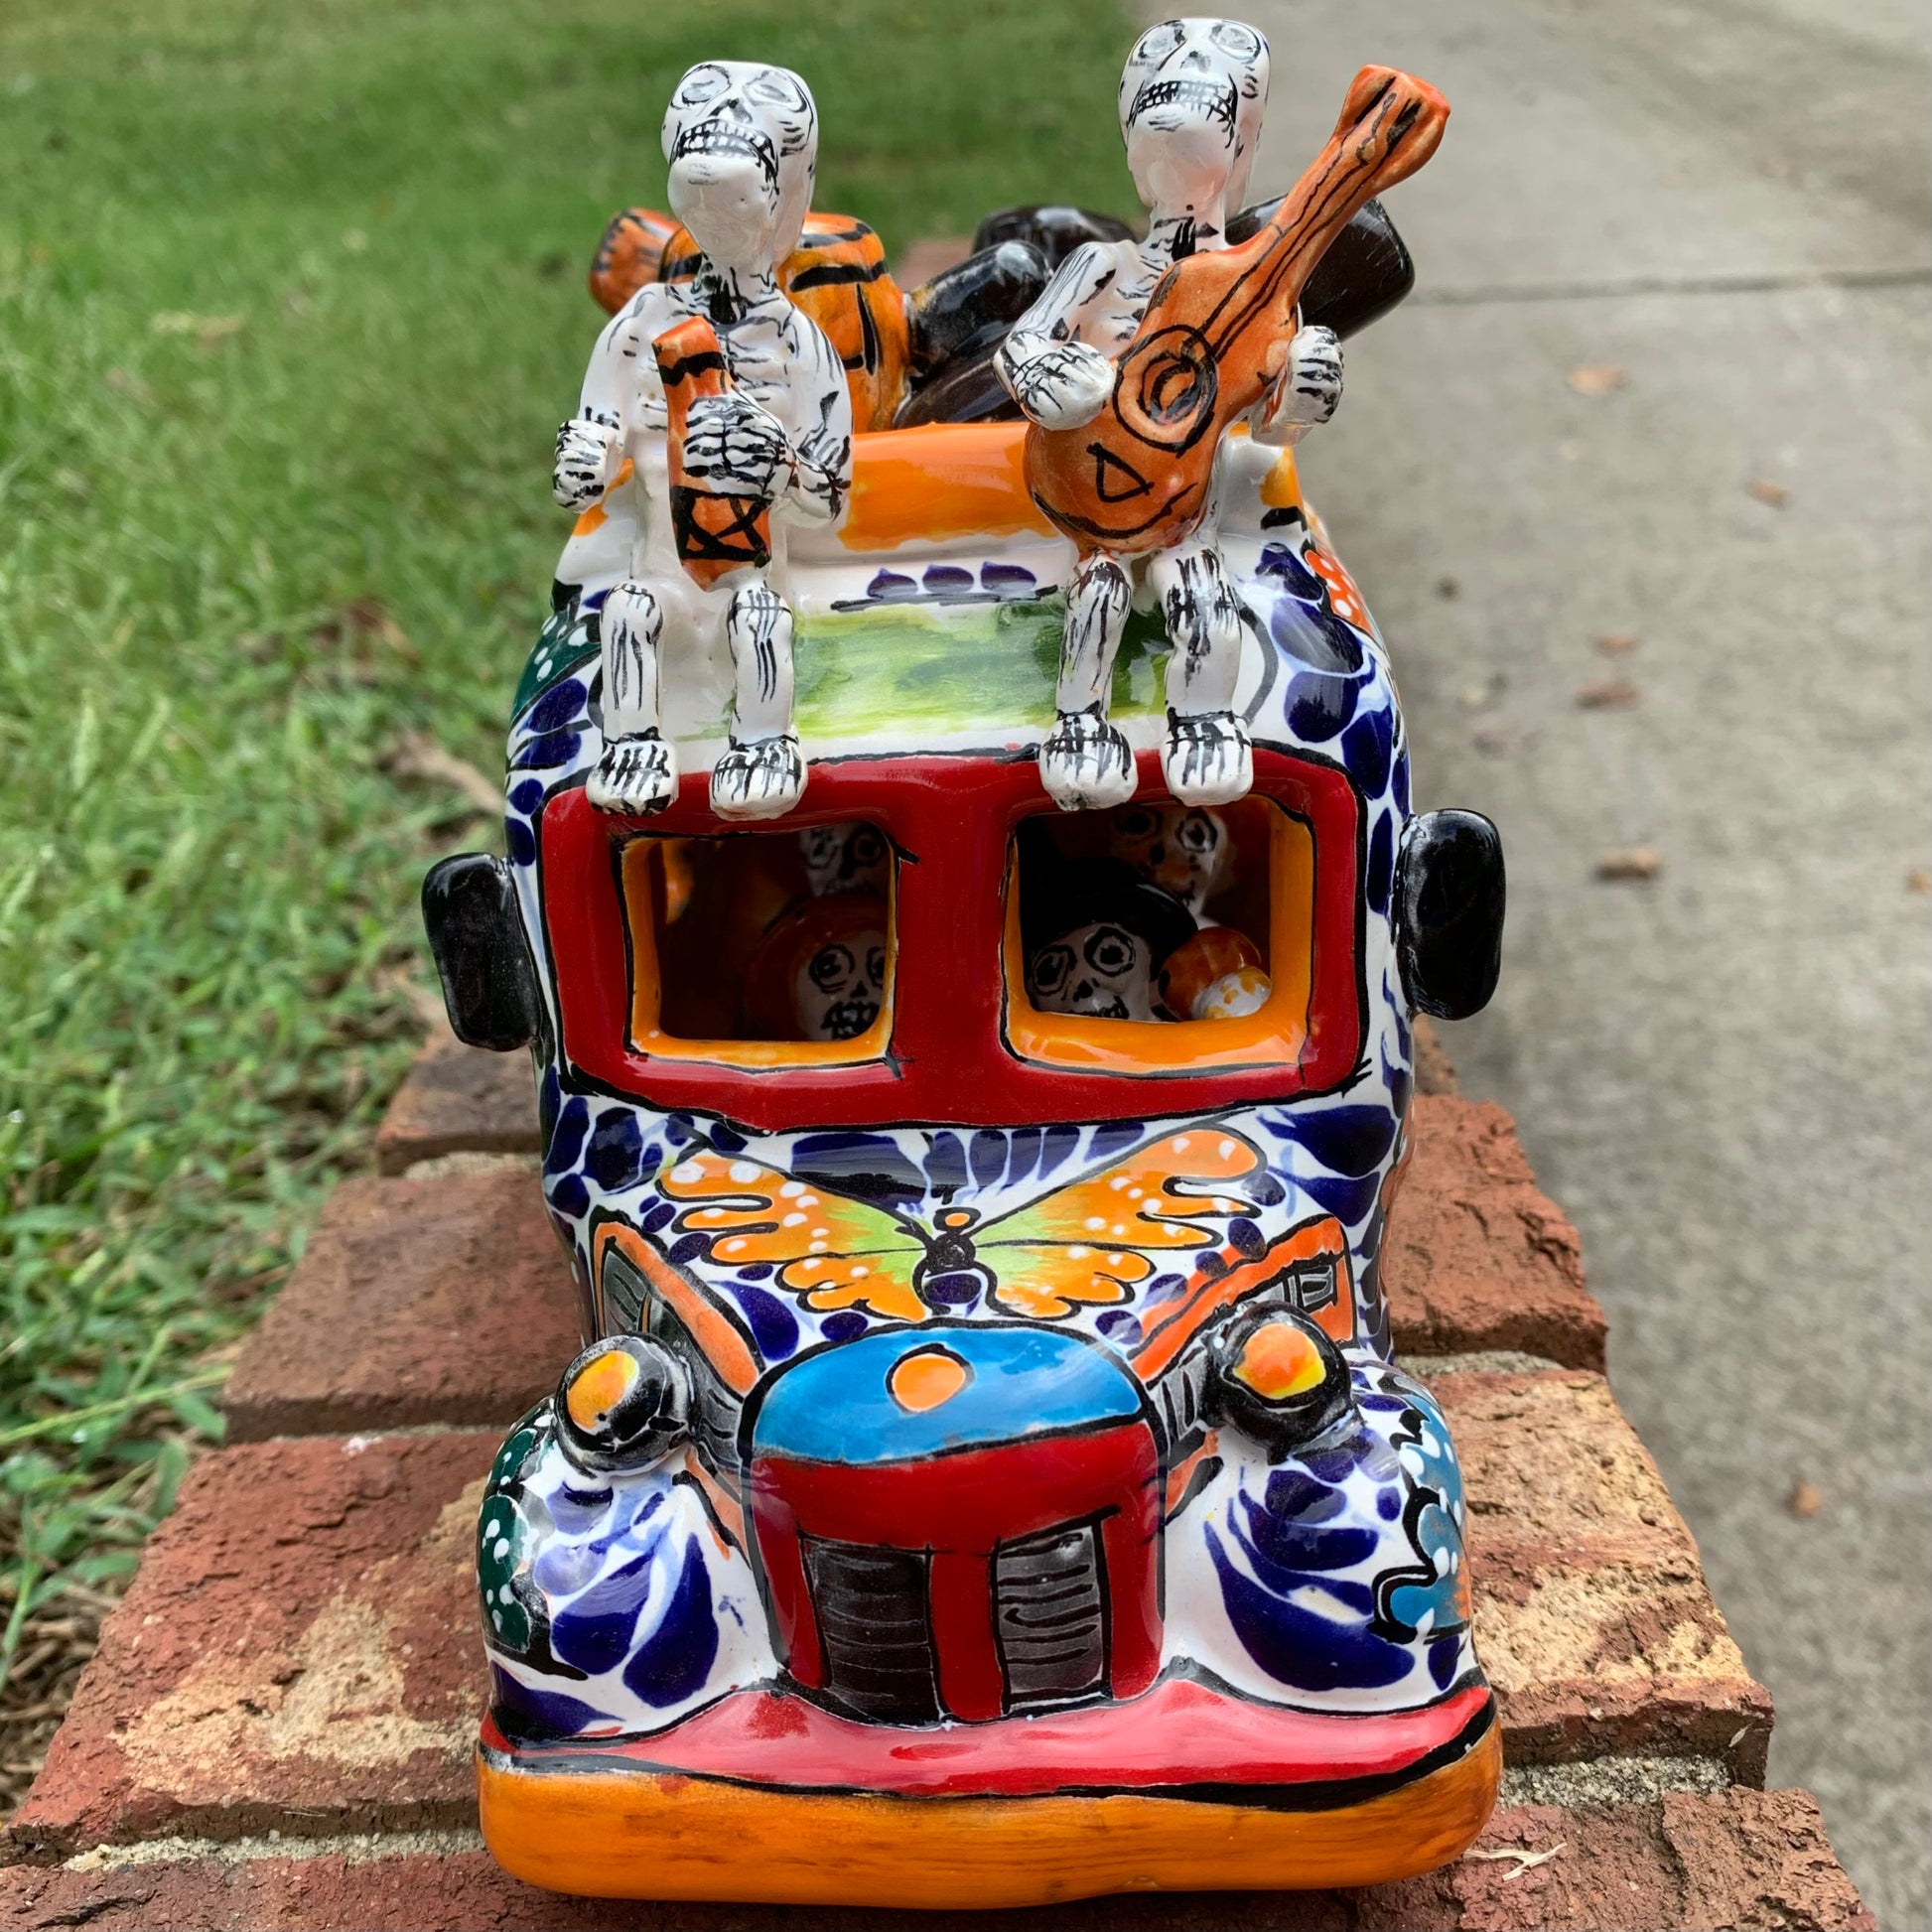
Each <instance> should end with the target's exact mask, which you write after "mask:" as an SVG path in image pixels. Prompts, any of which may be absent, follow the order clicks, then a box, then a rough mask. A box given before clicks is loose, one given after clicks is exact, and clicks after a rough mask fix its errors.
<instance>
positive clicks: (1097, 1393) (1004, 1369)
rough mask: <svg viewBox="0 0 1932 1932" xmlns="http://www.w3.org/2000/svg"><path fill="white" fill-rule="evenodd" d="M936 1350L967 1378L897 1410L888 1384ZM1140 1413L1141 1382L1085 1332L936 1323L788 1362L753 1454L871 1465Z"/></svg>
mask: <svg viewBox="0 0 1932 1932" xmlns="http://www.w3.org/2000/svg"><path fill="white" fill-rule="evenodd" d="M934 1347H939V1348H943V1349H945V1350H946V1351H947V1352H948V1353H949V1354H952V1355H955V1356H957V1357H958V1358H959V1359H960V1360H961V1361H962V1362H964V1363H965V1365H966V1367H967V1370H968V1371H969V1374H968V1379H967V1381H966V1384H965V1386H964V1387H963V1388H962V1389H961V1390H960V1391H959V1393H958V1394H957V1395H955V1396H953V1397H951V1398H950V1399H949V1400H947V1401H945V1402H942V1403H940V1404H939V1405H938V1406H937V1407H936V1408H932V1409H927V1410H924V1411H922V1412H909V1411H907V1410H905V1409H902V1408H900V1407H899V1405H898V1404H897V1402H895V1401H894V1400H893V1396H892V1391H891V1390H890V1388H889V1387H888V1386H887V1384H888V1378H889V1377H890V1376H891V1374H892V1372H893V1369H894V1368H895V1367H896V1366H897V1364H898V1363H899V1362H900V1361H902V1360H903V1359H904V1358H905V1357H906V1356H907V1355H914V1354H917V1353H919V1352H920V1351H921V1350H923V1349H929V1348H934ZM1140 1413H1141V1391H1140V1386H1139V1384H1138V1383H1136V1382H1135V1380H1134V1378H1133V1377H1132V1376H1130V1375H1129V1374H1128V1373H1127V1371H1126V1370H1125V1369H1124V1368H1122V1367H1121V1366H1120V1365H1119V1364H1118V1363H1117V1362H1116V1361H1114V1359H1113V1358H1112V1357H1111V1356H1110V1355H1108V1354H1106V1353H1105V1352H1104V1351H1102V1350H1101V1349H1099V1348H1096V1347H1095V1346H1094V1345H1093V1343H1091V1342H1088V1341H1082V1340H1081V1339H1080V1338H1079V1337H1078V1336H1077V1335H1070V1334H1062V1333H1058V1332H1056V1331H1054V1330H1052V1329H1048V1328H1032V1327H1019V1326H1011V1327H986V1326H979V1325H969V1324H966V1323H960V1322H946V1321H931V1322H927V1323H925V1324H924V1325H923V1326H921V1327H918V1328H891V1329H887V1330H884V1331H883V1332H880V1333H876V1334H870V1335H865V1336H862V1337H861V1338H860V1339H859V1340H857V1341H853V1342H848V1343H846V1344H845V1346H844V1347H841V1348H828V1349H826V1350H824V1351H823V1352H821V1353H819V1354H816V1355H809V1356H807V1357H806V1358H805V1359H804V1360H803V1361H801V1362H800V1363H799V1364H798V1366H797V1367H796V1368H793V1369H789V1370H787V1371H786V1372H785V1373H784V1374H782V1375H781V1376H779V1378H778V1379H777V1381H776V1382H775V1383H774V1384H773V1385H772V1389H771V1393H770V1394H769V1395H768V1396H767V1397H766V1398H765V1401H764V1406H763V1407H762V1408H761V1409H760V1410H759V1417H758V1422H757V1424H756V1425H755V1427H754V1429H753V1434H752V1450H753V1453H754V1454H755V1455H785V1456H796V1457H798V1458H799V1459H800V1460H802V1461H808V1462H843V1463H846V1464H848V1465H852V1466H863V1465H866V1464H871V1463H877V1462H902V1461H905V1460H907V1459H908V1458H911V1457H916V1456H922V1455H938V1454H942V1453H943V1452H944V1451H946V1450H947V1449H984V1448H989V1447H991V1446H993V1445H995V1444H999V1443H1012V1442H1018V1441H1020V1440H1022V1439H1023V1438H1025V1437H1028V1436H1038V1435H1046V1434H1050V1433H1052V1432H1054V1431H1059V1430H1067V1429H1077V1428H1080V1427H1081V1426H1082V1425H1098V1424H1102V1423H1116V1422H1128V1421H1131V1420H1132V1419H1133V1418H1134V1417H1136V1416H1138V1415H1139V1414H1140Z"/></svg>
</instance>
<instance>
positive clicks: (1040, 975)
mask: <svg viewBox="0 0 1932 1932" xmlns="http://www.w3.org/2000/svg"><path fill="white" fill-rule="evenodd" d="M1155 963H1156V962H1155V959H1154V953H1153V949H1152V948H1151V947H1150V946H1149V944H1148V942H1147V941H1146V940H1145V939H1143V938H1142V937H1141V936H1140V934H1138V933H1135V932H1130V931H1128V929H1127V928H1126V927H1125V926H1124V925H1116V924H1114V923H1113V921H1112V920H1109V919H1099V920H1096V921H1095V922H1094V923H1093V924H1091V925H1083V926H1076V927H1075V928H1074V929H1073V930H1072V931H1071V932H1066V933H1063V934H1061V936H1060V937H1059V938H1057V939H1055V940H1053V941H1052V942H1051V943H1050V944H1048V945H1044V946H1041V947H1040V948H1039V950H1038V951H1037V952H1035V954H1034V956H1033V958H1032V960H1030V961H1029V962H1028V966H1027V995H1028V998H1029V999H1031V1000H1032V1001H1033V1003H1034V1005H1035V1007H1037V1008H1038V1009H1039V1010H1040V1012H1042V1013H1079V1014H1087V1015H1090V1016H1092V1017H1093V1018H1094V1019H1096V1020H1153V1019H1155V1018H1157V1017H1158V1016H1157V1015H1156V1013H1155V1005H1154V1003H1155V992H1154V968H1155Z"/></svg>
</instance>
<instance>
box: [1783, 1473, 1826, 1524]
mask: <svg viewBox="0 0 1932 1932" xmlns="http://www.w3.org/2000/svg"><path fill="white" fill-rule="evenodd" d="M1784 1506H1785V1508H1786V1509H1788V1510H1790V1512H1791V1513H1792V1515H1794V1516H1795V1517H1797V1518H1798V1520H1799V1521H1800V1522H1808V1521H1809V1520H1810V1519H1811V1518H1812V1517H1814V1516H1816V1515H1817V1514H1818V1512H1819V1511H1820V1510H1821V1509H1823V1508H1824V1507H1825V1492H1824V1490H1822V1489H1821V1488H1819V1486H1818V1485H1817V1483H1815V1482H1813V1481H1812V1480H1811V1478H1810V1477H1809V1476H1800V1477H1799V1478H1798V1479H1797V1481H1795V1482H1794V1483H1793V1484H1792V1485H1791V1494H1790V1495H1789V1496H1788V1497H1787V1498H1786V1499H1785V1505H1784Z"/></svg>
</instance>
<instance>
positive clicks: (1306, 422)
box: [1250, 324, 1341, 450]
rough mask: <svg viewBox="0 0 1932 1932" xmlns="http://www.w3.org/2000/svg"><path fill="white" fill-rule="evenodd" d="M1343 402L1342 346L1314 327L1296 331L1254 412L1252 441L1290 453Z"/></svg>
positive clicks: (1328, 332) (1331, 335)
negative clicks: (1268, 388) (1275, 373)
mask: <svg viewBox="0 0 1932 1932" xmlns="http://www.w3.org/2000/svg"><path fill="white" fill-rule="evenodd" d="M1340 402H1341V343H1340V341H1339V340H1338V339H1337V338H1336V335H1335V332H1334V331H1333V330H1332V329H1323V328H1321V327H1320V326H1319V325H1318V324H1316V325H1312V326H1311V327H1309V328H1306V329H1300V330H1298V331H1297V332H1296V333H1295V335H1294V337H1293V338H1292V339H1291V340H1290V341H1289V342H1288V344H1287V345H1285V347H1284V349H1283V351H1282V367H1281V373H1280V374H1279V375H1278V376H1276V378H1275V382H1274V386H1273V387H1272V388H1271V389H1270V390H1269V392H1268V394H1267V396H1266V397H1265V398H1264V399H1263V401H1262V403H1261V405H1260V407H1259V408H1257V409H1256V410H1255V411H1254V412H1253V416H1252V418H1251V425H1250V426H1251V429H1252V433H1253V435H1254V438H1255V441H1256V442H1258V443H1268V444H1272V445H1273V446H1274V447H1275V448H1276V449H1284V450H1285V449H1293V448H1294V446H1295V445H1296V444H1297V443H1299V442H1300V441H1301V440H1302V438H1303V437H1305V436H1306V435H1307V434H1308V433H1309V431H1310V430H1311V429H1313V428H1315V427H1316V426H1317V425H1318V424H1321V423H1325V422H1327V421H1328V419H1329V418H1330V417H1331V416H1333V415H1334V413H1335V410H1336V408H1337V407H1338V406H1339V405H1340Z"/></svg>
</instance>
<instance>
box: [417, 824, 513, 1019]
mask: <svg viewBox="0 0 1932 1932" xmlns="http://www.w3.org/2000/svg"><path fill="white" fill-rule="evenodd" d="M423 925H424V927H425V928H426V930H427V931H428V933H429V949H430V951H431V952H432V953H433V954H435V956H436V971H437V976H438V977H439V978H440V979H441V980H442V982H443V1005H444V1007H445V1008H446V1009H447V1010H448V1012H449V1016H450V1027H451V1029H452V1031H453V1032H454V1033H455V1034H456V1036H457V1037H458V1038H459V1039H460V1040H462V1041H463V1042H464V1044H465V1045H467V1046H485V1047H487V1048H488V1049H489V1050H490V1051H491V1052H494V1053H507V1052H509V1051H511V1050H512V1049H513V1048H515V1047H518V1046H527V1045H529V1043H530V1041H531V1040H532V1039H534V1038H535V1037H536V1032H537V1023H538V1017H539V1008H538V1002H537V983H536V972H535V970H534V968H533V967H532V966H531V964H530V951H529V947H528V946H527V945H526V943H525V942H524V938H523V921H522V919H521V917H520V916H519V915H518V912H517V905H516V887H515V884H514V882H513V881H512V880H511V878H510V870H509V868H508V867H507V866H506V865H505V864H504V863H503V862H502V860H500V859H493V858H491V857H490V856H489V855H488V854H487V853H485V852H462V853H459V854H457V856H456V857H455V858H452V859H444V860H441V861H439V862H438V863H437V864H436V865H434V866H432V867H431V868H430V870H429V876H428V877H427V878H426V879H425V880H424V881H423Z"/></svg>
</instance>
